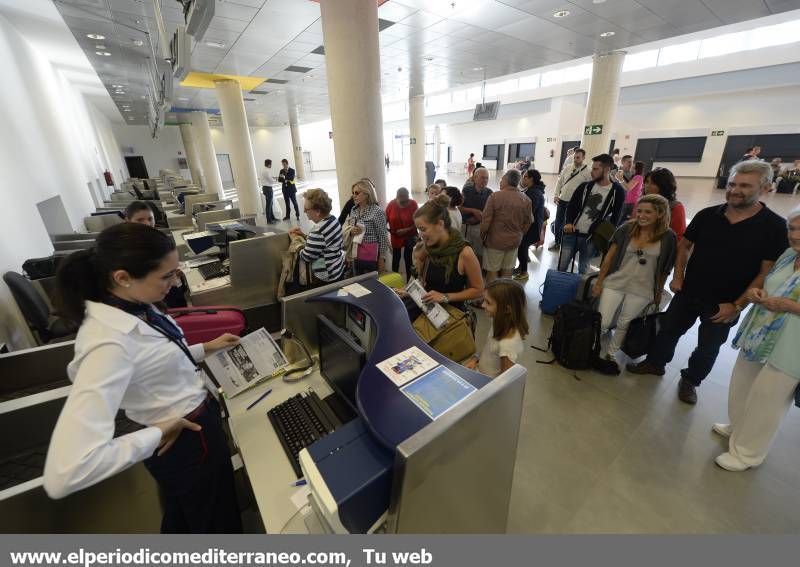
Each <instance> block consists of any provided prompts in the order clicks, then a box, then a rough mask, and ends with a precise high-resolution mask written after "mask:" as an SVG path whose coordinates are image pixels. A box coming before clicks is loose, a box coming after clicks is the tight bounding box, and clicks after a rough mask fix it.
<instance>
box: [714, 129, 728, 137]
mask: <svg viewBox="0 0 800 567" xmlns="http://www.w3.org/2000/svg"><path fill="white" fill-rule="evenodd" d="M711 135H712V136H724V135H725V130H712V131H711Z"/></svg>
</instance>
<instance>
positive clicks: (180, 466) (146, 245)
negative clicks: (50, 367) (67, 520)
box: [44, 223, 242, 533]
mask: <svg viewBox="0 0 800 567" xmlns="http://www.w3.org/2000/svg"><path fill="white" fill-rule="evenodd" d="M177 273H178V253H177V251H176V250H175V243H174V242H173V241H172V239H170V238H169V237H168V236H166V235H165V234H162V233H161V232H159V231H158V230H156V229H154V228H151V227H149V226H146V225H143V224H136V223H125V224H118V225H115V226H112V227H110V228H107V229H106V230H104V231H103V232H101V233H100V234H99V235H98V237H97V243H96V245H95V247H94V248H91V249H89V250H81V251H78V252H75V253H74V254H71V255H70V256H69V257H68V258H67V259H66V260H64V262H63V263H62V264H61V266H59V270H58V274H57V275H56V280H57V283H58V290H59V293H60V301H59V304H60V305H59V307H60V311H61V312H62V313H63V314H64V315H65V316H66V317H68V318H70V319H73V320H75V321H77V322H80V323H81V327H80V330H79V331H78V335H77V337H76V339H75V358H73V360H72V362H70V363H69V366H68V367H67V374H68V375H69V378H70V380H71V381H72V383H73V384H72V389H71V390H70V392H69V397H68V398H67V401H66V403H65V404H64V408H63V409H62V410H61V415H60V416H59V418H58V422H57V423H56V427H55V430H54V431H53V436H52V438H51V439H50V447H49V449H48V451H47V460H46V462H45V465H44V489H45V491H46V492H47V494H48V495H49V496H50V497H51V498H63V497H65V496H67V495H68V494H71V493H72V492H75V491H78V490H82V489H84V488H86V487H88V486H91V485H93V484H96V483H98V482H100V481H101V480H104V479H106V478H108V477H110V476H112V475H115V474H117V473H119V472H121V471H123V470H125V469H127V468H128V467H130V466H132V465H134V464H136V463H138V462H140V461H144V465H145V467H147V469H148V471H149V472H150V474H151V475H152V476H153V478H154V479H155V480H156V482H157V483H158V486H159V489H160V493H161V496H162V508H163V511H164V516H163V519H162V523H161V531H162V533H241V531H242V524H241V517H240V515H239V509H238V505H237V499H236V490H235V487H234V478H233V467H232V466H231V458H230V448H229V447H228V442H227V438H226V437H225V432H224V430H223V428H222V416H221V413H220V406H219V403H218V402H217V401H216V399H215V398H214V397H213V396H212V395H211V394H210V393H209V392H208V390H207V389H206V387H205V384H204V382H203V379H202V377H201V374H200V372H199V368H198V366H197V365H198V364H199V363H200V362H201V361H202V360H203V358H204V357H206V356H208V355H210V354H211V353H213V352H216V351H218V350H220V349H223V348H226V347H231V346H233V345H236V344H238V342H239V337H236V336H234V335H232V334H229V333H225V334H223V335H221V336H220V337H218V338H216V339H214V340H212V341H210V342H207V343H203V344H196V345H191V346H189V345H188V344H187V343H186V339H185V338H184V336H183V333H182V332H181V330H180V328H179V327H178V326H177V324H176V323H175V321H174V320H173V319H172V318H171V317H169V316H168V315H165V314H164V313H162V311H161V310H160V309H159V308H158V307H156V305H155V304H159V303H160V302H161V301H163V299H164V297H165V296H166V294H167V292H168V291H169V289H170V288H171V287H172V286H175V285H177V283H178V277H177ZM120 409H123V410H125V413H126V415H127V416H128V418H129V419H130V420H131V421H134V422H136V423H138V424H140V425H142V426H143V428H142V429H140V430H138V431H134V432H133V433H127V434H125V435H121V436H119V437H114V419H115V417H116V415H117V411H118V410H120ZM111 512H112V511H109V513H111ZM116 512H117V513H124V511H123V510H117V511H116Z"/></svg>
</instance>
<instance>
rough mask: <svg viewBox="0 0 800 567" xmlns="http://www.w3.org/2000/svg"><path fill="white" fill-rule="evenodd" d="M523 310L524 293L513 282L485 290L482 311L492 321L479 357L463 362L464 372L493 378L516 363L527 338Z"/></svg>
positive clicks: (499, 281) (494, 284)
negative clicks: (469, 370)
mask: <svg viewBox="0 0 800 567" xmlns="http://www.w3.org/2000/svg"><path fill="white" fill-rule="evenodd" d="M525 307H526V301H525V289H524V288H523V287H522V286H521V285H520V284H518V283H517V282H515V281H514V280H510V279H507V278H500V279H496V280H494V281H493V282H491V283H489V284H488V285H487V286H486V291H485V292H484V299H483V308H484V311H485V312H486V314H487V315H488V316H489V317H491V318H492V332H491V333H490V334H489V336H488V337H486V344H485V345H484V347H483V350H482V351H481V353H480V355H479V356H475V357H473V358H472V359H471V360H470V361H469V362H467V367H468V368H473V369H474V368H477V369H478V371H479V372H481V373H482V374H486V375H487V376H491V377H495V376H498V375H499V374H501V373H503V372H505V371H506V370H508V369H509V368H511V367H512V366H513V365H514V363H515V362H517V359H519V356H520V355H521V354H522V351H523V349H524V348H525V345H524V344H523V343H522V340H523V339H524V338H525V337H526V336H527V335H528V318H527V317H526V315H525Z"/></svg>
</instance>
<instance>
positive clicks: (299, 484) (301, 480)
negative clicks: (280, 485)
mask: <svg viewBox="0 0 800 567" xmlns="http://www.w3.org/2000/svg"><path fill="white" fill-rule="evenodd" d="M306 484H307V481H306V479H304V478H301V479H300V480H297V481H295V482H293V483H292V486H305V485H306Z"/></svg>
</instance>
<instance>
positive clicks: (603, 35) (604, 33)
mask: <svg viewBox="0 0 800 567" xmlns="http://www.w3.org/2000/svg"><path fill="white" fill-rule="evenodd" d="M615 34H616V32H612V31H607V32H603V33H601V34H600V37H611V36H612V35H615Z"/></svg>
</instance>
